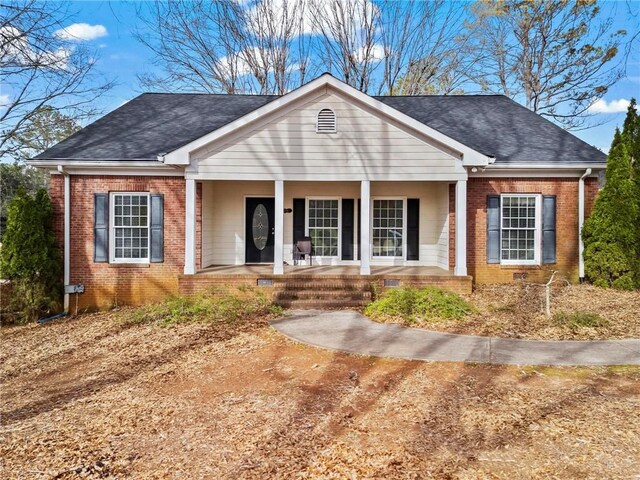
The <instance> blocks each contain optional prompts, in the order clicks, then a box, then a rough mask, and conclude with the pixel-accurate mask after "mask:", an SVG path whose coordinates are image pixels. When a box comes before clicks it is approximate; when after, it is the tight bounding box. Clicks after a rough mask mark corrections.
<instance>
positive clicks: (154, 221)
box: [149, 194, 164, 263]
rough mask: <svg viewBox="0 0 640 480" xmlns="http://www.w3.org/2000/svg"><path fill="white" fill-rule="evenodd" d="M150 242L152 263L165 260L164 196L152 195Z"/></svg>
mask: <svg viewBox="0 0 640 480" xmlns="http://www.w3.org/2000/svg"><path fill="white" fill-rule="evenodd" d="M149 226H150V227H151V231H150V236H151V238H150V244H151V251H150V252H149V253H150V255H149V257H150V260H151V262H152V263H160V262H164V196H163V195H161V194H157V195H151V218H150V221H149Z"/></svg>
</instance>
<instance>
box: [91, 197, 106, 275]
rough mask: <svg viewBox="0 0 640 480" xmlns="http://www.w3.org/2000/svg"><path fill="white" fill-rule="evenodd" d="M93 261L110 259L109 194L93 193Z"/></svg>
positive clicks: (99, 261) (103, 261)
mask: <svg viewBox="0 0 640 480" xmlns="http://www.w3.org/2000/svg"><path fill="white" fill-rule="evenodd" d="M93 261H94V262H96V263H105V262H108V261H109V194H108V193H94V194H93Z"/></svg>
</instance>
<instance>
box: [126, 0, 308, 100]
mask: <svg viewBox="0 0 640 480" xmlns="http://www.w3.org/2000/svg"><path fill="white" fill-rule="evenodd" d="M303 12H304V2H301V1H295V0H291V1H287V0H283V1H281V2H279V3H277V4H276V3H272V2H258V3H256V4H255V5H253V6H249V7H246V6H245V5H242V4H241V3H240V2H237V1H233V0H221V1H217V2H209V1H208V0H197V1H188V0H176V1H173V2H161V1H157V2H155V3H153V4H151V6H150V8H148V9H146V10H142V11H141V12H140V14H141V17H142V19H143V21H144V22H145V29H144V30H143V31H140V32H138V34H137V37H138V39H139V40H140V41H141V42H142V43H143V44H144V45H146V46H147V47H148V48H149V49H151V50H152V51H153V52H154V53H155V63H156V65H157V66H159V67H160V68H161V69H162V71H163V72H164V75H161V76H149V75H146V76H142V77H141V80H142V84H143V85H144V86H147V87H149V86H157V85H160V86H162V87H164V88H171V89H173V90H183V91H184V90H192V91H193V90H195V91H203V92H211V93H221V92H223V93H262V94H274V93H275V94H283V93H286V92H287V91H289V90H290V89H292V88H295V87H297V86H299V85H300V84H302V83H303V82H304V78H305V74H306V71H307V68H308V48H307V46H306V40H305V39H304V36H303V30H302V28H303Z"/></svg>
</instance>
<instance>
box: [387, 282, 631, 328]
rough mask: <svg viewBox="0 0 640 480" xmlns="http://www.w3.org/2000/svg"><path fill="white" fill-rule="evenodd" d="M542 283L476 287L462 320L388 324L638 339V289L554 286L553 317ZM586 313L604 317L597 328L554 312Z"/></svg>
mask: <svg viewBox="0 0 640 480" xmlns="http://www.w3.org/2000/svg"><path fill="white" fill-rule="evenodd" d="M544 291H545V288H544V286H541V285H532V284H512V285H479V286H477V287H476V288H475V290H474V292H473V293H472V294H471V295H468V296H465V299H466V300H468V301H469V303H471V304H472V305H473V306H474V307H476V308H477V309H478V312H477V313H474V314H471V315H468V316H466V317H464V318H462V319H460V320H438V321H420V319H417V320H416V321H412V322H407V321H404V320H403V319H401V318H388V319H386V321H389V322H392V323H401V324H404V325H407V326H412V327H424V328H426V329H429V330H436V331H441V332H450V333H460V334H466V335H485V336H497V337H509V338H531V339H544V340H595V339H617V338H640V291H623V290H614V289H610V288H606V289H605V288H599V287H594V286H591V285H569V286H559V285H556V286H555V287H554V288H553V289H552V291H551V292H552V293H551V313H552V316H551V318H547V317H546V315H545V313H544V312H545V293H544ZM558 312H564V313H573V312H588V313H595V314H598V315H599V316H600V317H602V318H603V319H604V322H603V324H602V325H599V326H597V327H583V326H580V327H577V326H575V325H565V324H562V323H561V322H559V321H558V319H557V318H556V317H555V316H554V314H556V313H558Z"/></svg>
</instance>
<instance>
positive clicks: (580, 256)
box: [578, 168, 591, 283]
mask: <svg viewBox="0 0 640 480" xmlns="http://www.w3.org/2000/svg"><path fill="white" fill-rule="evenodd" d="M589 175H591V169H590V168H587V169H586V170H585V172H584V174H583V175H582V176H581V177H580V180H579V182H578V278H579V281H580V283H584V241H583V240H582V226H583V225H584V179H585V178H586V177H588V176H589Z"/></svg>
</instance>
